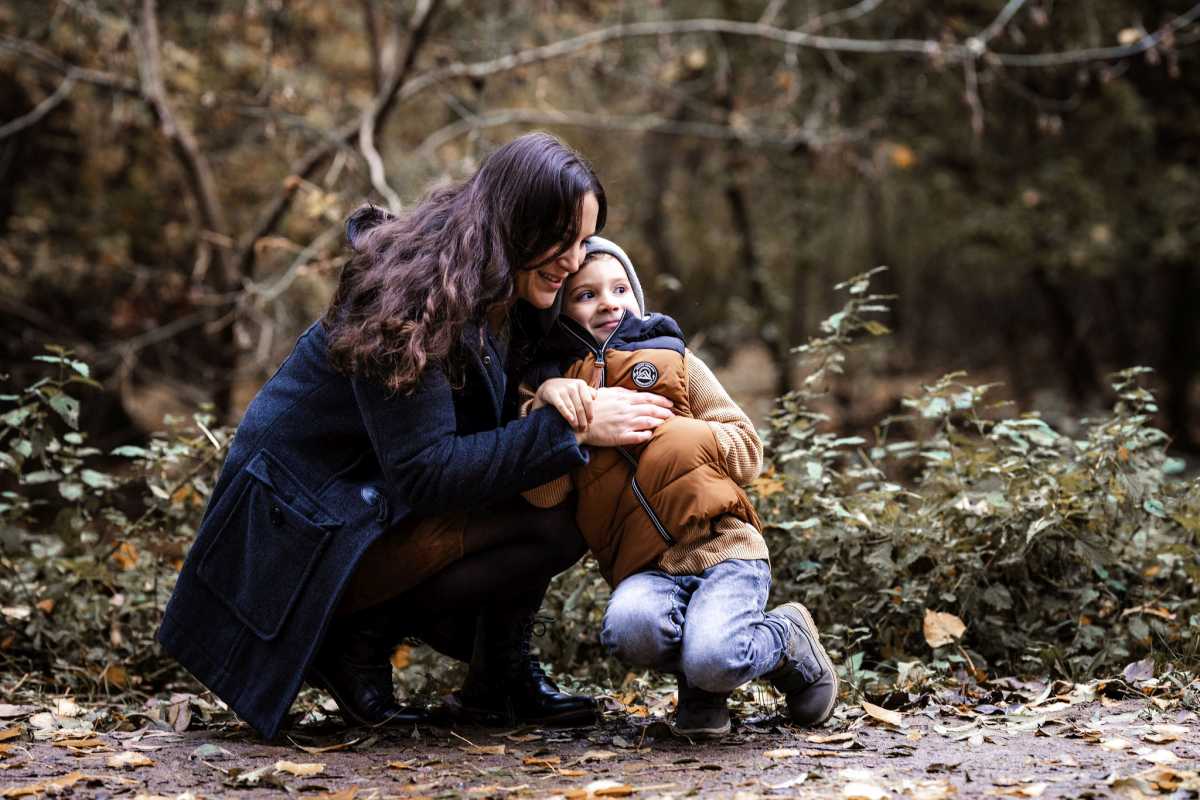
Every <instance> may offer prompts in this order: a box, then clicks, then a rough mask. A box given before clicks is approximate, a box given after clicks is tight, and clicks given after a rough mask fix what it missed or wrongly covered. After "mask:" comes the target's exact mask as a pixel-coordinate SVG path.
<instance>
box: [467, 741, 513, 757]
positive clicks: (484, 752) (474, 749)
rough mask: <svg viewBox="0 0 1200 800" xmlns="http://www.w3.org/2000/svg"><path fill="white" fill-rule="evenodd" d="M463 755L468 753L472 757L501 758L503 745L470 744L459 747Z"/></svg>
mask: <svg viewBox="0 0 1200 800" xmlns="http://www.w3.org/2000/svg"><path fill="white" fill-rule="evenodd" d="M458 749H459V750H462V751H463V752H464V753H470V754H471V755H473V756H502V755H504V745H502V744H472V745H468V746H466V747H460V748H458Z"/></svg>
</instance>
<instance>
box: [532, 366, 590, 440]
mask: <svg viewBox="0 0 1200 800" xmlns="http://www.w3.org/2000/svg"><path fill="white" fill-rule="evenodd" d="M595 399H596V390H595V389H593V388H592V387H591V386H589V385H588V383H587V381H581V380H578V379H577V378H551V379H550V380H548V381H545V382H543V383H542V385H541V386H539V387H538V390H537V394H536V395H534V398H533V407H532V409H531V410H536V409H539V408H541V407H542V406H552V407H554V408H555V409H557V410H558V413H559V414H562V417H563V419H565V420H566V421H567V422H568V423H569V424H570V426H571V427H572V428H574V429H575V430H576V431H578V432H580V433H582V432H583V431H586V430H587V429H588V426H589V425H591V424H592V403H593V402H594V401H595Z"/></svg>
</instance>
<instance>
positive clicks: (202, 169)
mask: <svg viewBox="0 0 1200 800" xmlns="http://www.w3.org/2000/svg"><path fill="white" fill-rule="evenodd" d="M137 33H138V35H137V37H135V42H136V49H137V55H138V72H139V73H140V75H141V79H142V94H143V95H144V96H145V98H146V101H147V102H148V103H149V104H150V107H151V108H152V109H153V110H154V114H155V116H156V117H157V118H158V122H159V126H160V127H161V129H162V132H163V135H164V136H166V137H167V140H168V141H169V142H170V143H171V149H172V150H173V151H174V152H175V156H176V158H178V159H179V162H180V163H181V164H182V165H183V168H184V172H185V174H186V175H187V179H188V185H189V187H190V188H191V191H192V194H193V195H195V199H196V205H197V208H198V211H199V214H200V222H201V224H202V230H201V239H205V236H204V233H205V232H209V233H211V234H216V235H217V237H224V238H228V236H229V233H228V226H227V225H226V222H225V211H224V208H222V206H221V201H220V197H219V195H218V193H217V184H216V181H215V180H214V179H213V174H212V169H211V168H210V167H209V165H208V159H207V158H205V156H204V153H203V151H201V149H200V146H199V145H198V144H197V142H196V138H195V137H194V136H193V135H192V132H191V130H190V129H189V128H188V127H187V126H186V125H183V124H182V123H180V121H179V120H178V119H177V118H176V116H175V113H174V111H173V110H172V109H171V104H170V102H169V101H168V99H167V88H166V84H165V83H164V81H163V76H162V60H161V56H160V53H159V35H158V12H157V8H156V7H155V0H142V13H141V19H140V20H139V21H138V30H137ZM208 241H211V238H210V239H208ZM216 251H217V260H218V263H219V264H220V269H221V281H220V286H219V288H220V289H222V290H225V289H229V288H232V287H234V286H236V285H237V284H238V282H239V277H240V276H239V274H238V272H237V271H236V267H235V265H234V264H233V260H232V258H231V253H230V252H229V248H228V247H221V246H218V247H217V248H216Z"/></svg>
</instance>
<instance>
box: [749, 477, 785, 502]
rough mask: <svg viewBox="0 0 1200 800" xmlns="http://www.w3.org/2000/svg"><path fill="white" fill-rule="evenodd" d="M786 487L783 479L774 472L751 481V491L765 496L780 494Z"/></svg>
mask: <svg viewBox="0 0 1200 800" xmlns="http://www.w3.org/2000/svg"><path fill="white" fill-rule="evenodd" d="M785 488H786V487H785V486H784V483H783V481H782V480H780V479H779V478H776V477H775V476H774V475H772V474H767V475H760V476H759V477H757V478H755V479H754V480H753V481H751V482H750V491H751V492H753V493H754V494H756V495H758V496H759V497H763V498H766V497H770V496H771V495H773V494H779V493H780V492H782V491H784V489H785Z"/></svg>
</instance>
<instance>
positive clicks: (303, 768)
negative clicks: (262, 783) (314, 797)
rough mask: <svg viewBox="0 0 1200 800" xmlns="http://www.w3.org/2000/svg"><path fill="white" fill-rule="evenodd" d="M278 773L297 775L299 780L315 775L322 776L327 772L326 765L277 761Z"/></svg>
mask: <svg viewBox="0 0 1200 800" xmlns="http://www.w3.org/2000/svg"><path fill="white" fill-rule="evenodd" d="M275 771H276V772H286V773H287V774H289V775H295V776H297V777H299V778H308V777H311V776H313V775H320V774H321V773H322V772H324V771H325V765H324V764H297V763H296V762H294V761H276V762H275Z"/></svg>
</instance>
